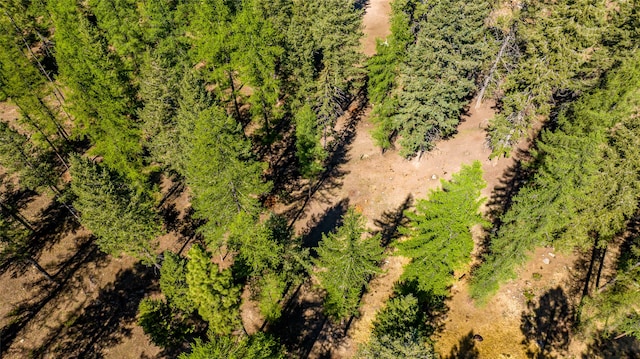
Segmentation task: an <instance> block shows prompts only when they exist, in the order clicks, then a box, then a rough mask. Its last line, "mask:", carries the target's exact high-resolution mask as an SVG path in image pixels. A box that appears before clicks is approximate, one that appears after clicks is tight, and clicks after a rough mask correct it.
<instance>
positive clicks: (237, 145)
mask: <svg viewBox="0 0 640 359" xmlns="http://www.w3.org/2000/svg"><path fill="white" fill-rule="evenodd" d="M196 86H197V84H196ZM187 88H188V87H187ZM181 94H183V99H182V102H181V103H180V106H181V109H180V111H179V113H178V117H177V120H178V126H179V127H180V134H181V137H182V141H184V142H183V147H182V150H183V151H184V155H185V163H184V175H185V178H186V182H187V184H188V185H189V187H190V189H191V192H192V205H193V208H194V209H195V210H196V216H197V217H199V218H202V219H206V220H207V223H206V224H205V225H204V227H203V228H202V231H203V233H204V235H205V238H206V239H207V241H208V242H209V244H210V246H211V247H212V248H215V247H216V246H217V245H219V244H220V240H221V238H222V234H223V233H225V232H226V231H227V229H228V226H229V225H230V224H231V223H232V221H233V220H234V219H235V217H236V216H237V215H238V214H239V213H241V212H246V213H248V214H250V215H255V214H256V213H258V212H259V210H260V203H259V201H258V196H259V195H261V194H263V193H266V192H267V191H268V190H269V188H270V183H265V182H263V180H262V174H263V172H264V170H265V169H266V168H265V167H266V166H265V164H263V163H261V162H258V161H255V160H254V159H253V154H252V153H251V145H250V143H249V142H248V141H247V140H245V139H244V138H243V133H242V129H241V127H240V126H239V125H238V123H237V122H236V121H235V120H234V119H233V118H231V117H229V116H227V114H226V113H225V112H224V110H223V109H221V108H220V107H218V106H216V105H214V104H213V103H212V102H211V99H210V98H209V96H208V94H207V93H206V92H204V89H202V88H198V87H196V88H195V91H193V92H187V93H186V94H185V92H184V91H181ZM185 104H193V107H190V108H187V107H185Z"/></svg>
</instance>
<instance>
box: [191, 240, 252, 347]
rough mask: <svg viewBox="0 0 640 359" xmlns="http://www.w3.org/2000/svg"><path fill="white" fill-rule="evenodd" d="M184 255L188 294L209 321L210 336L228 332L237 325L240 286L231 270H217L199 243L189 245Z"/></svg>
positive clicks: (238, 324)
mask: <svg viewBox="0 0 640 359" xmlns="http://www.w3.org/2000/svg"><path fill="white" fill-rule="evenodd" d="M187 256H188V257H189V262H188V263H187V274H186V280H187V284H188V286H189V298H190V299H191V301H192V302H193V303H194V304H195V306H196V308H197V309H198V313H199V314H200V316H201V317H202V318H203V319H204V320H205V321H207V322H208V323H209V333H210V336H214V335H217V336H222V335H229V334H231V332H232V331H233V330H235V329H237V328H238V327H239V326H240V311H239V309H240V287H239V286H237V285H235V284H234V283H233V277H232V275H231V270H229V269H225V270H223V271H219V270H218V267H217V266H216V265H215V264H213V263H212V262H211V256H210V255H209V254H208V252H206V251H205V250H204V249H203V248H202V247H201V246H200V245H194V246H193V247H191V249H190V250H189V253H188V254H187Z"/></svg>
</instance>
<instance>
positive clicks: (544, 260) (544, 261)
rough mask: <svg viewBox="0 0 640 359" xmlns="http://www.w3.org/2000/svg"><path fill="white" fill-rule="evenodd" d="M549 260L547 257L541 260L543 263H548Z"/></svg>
mask: <svg viewBox="0 0 640 359" xmlns="http://www.w3.org/2000/svg"><path fill="white" fill-rule="evenodd" d="M549 262H550V260H549V258H545V259H543V260H542V263H544V264H549Z"/></svg>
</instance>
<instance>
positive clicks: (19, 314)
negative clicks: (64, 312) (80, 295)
mask: <svg viewBox="0 0 640 359" xmlns="http://www.w3.org/2000/svg"><path fill="white" fill-rule="evenodd" d="M104 261H106V256H105V255H104V254H102V253H101V252H99V251H98V249H97V246H96V245H95V244H94V242H93V240H91V238H85V239H84V242H83V243H82V244H81V245H80V246H79V247H78V249H77V251H76V252H75V253H74V254H73V255H72V256H70V257H69V258H67V259H66V260H64V261H63V262H62V263H61V264H60V265H59V268H60V269H59V270H58V272H57V273H55V274H54V278H55V279H56V280H58V282H59V284H58V285H51V284H50V283H49V282H46V283H45V285H40V293H39V294H36V295H35V296H34V298H31V299H29V300H27V301H25V302H23V303H18V304H17V306H16V308H15V309H14V310H13V311H12V313H11V321H10V322H9V324H8V325H6V326H5V327H3V328H2V329H1V330H0V332H1V333H2V348H1V351H0V354H5V353H6V351H7V350H8V349H9V348H10V347H11V345H12V343H13V342H14V341H15V339H16V337H17V336H18V334H19V333H20V331H21V330H22V329H23V328H24V327H26V326H27V325H28V324H29V323H31V322H32V321H33V320H34V319H35V318H36V316H38V315H42V314H44V315H45V316H46V315H47V313H44V312H46V310H45V307H47V308H51V307H54V308H55V307H56V303H57V301H58V300H59V299H60V298H61V297H63V294H64V293H68V292H69V291H70V290H72V288H70V282H72V281H75V280H77V279H78V278H77V277H78V275H79V271H80V269H81V268H82V267H83V266H84V265H85V264H87V263H89V262H94V263H96V265H97V266H98V267H99V266H100V263H103V262H104ZM35 285H38V284H35Z"/></svg>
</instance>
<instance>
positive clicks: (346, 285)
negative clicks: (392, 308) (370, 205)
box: [314, 208, 382, 320]
mask: <svg viewBox="0 0 640 359" xmlns="http://www.w3.org/2000/svg"><path fill="white" fill-rule="evenodd" d="M342 223H343V224H342V226H341V227H339V228H338V229H337V231H336V232H335V233H330V234H328V235H325V234H323V235H322V241H321V242H320V245H319V247H318V249H317V252H318V258H317V259H316V260H315V261H314V264H315V265H316V267H317V268H318V271H317V272H316V276H317V278H318V281H319V282H320V287H321V288H322V289H324V290H326V292H327V296H326V298H325V303H324V307H325V311H326V312H327V314H328V315H330V316H331V317H333V318H334V319H338V320H344V319H346V318H348V317H349V316H351V315H356V314H357V313H358V304H359V301H360V295H361V294H362V291H363V290H364V288H365V287H366V285H367V283H368V282H369V280H370V279H371V277H372V276H373V275H375V274H377V273H380V272H381V271H380V268H379V267H378V262H379V261H380V260H381V259H382V247H380V238H379V236H375V237H372V238H367V239H362V235H363V234H364V231H365V219H364V217H363V216H362V214H360V213H357V212H356V211H355V209H353V208H349V210H348V211H347V213H346V214H345V215H344V216H343V218H342Z"/></svg>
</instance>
